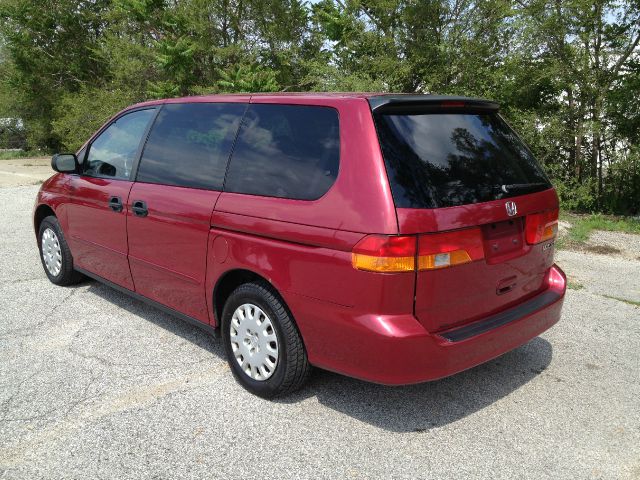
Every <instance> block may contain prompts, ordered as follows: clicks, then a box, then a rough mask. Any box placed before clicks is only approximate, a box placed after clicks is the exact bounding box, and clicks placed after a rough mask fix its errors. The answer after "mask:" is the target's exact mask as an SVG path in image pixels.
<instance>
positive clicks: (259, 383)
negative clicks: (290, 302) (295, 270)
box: [222, 283, 311, 398]
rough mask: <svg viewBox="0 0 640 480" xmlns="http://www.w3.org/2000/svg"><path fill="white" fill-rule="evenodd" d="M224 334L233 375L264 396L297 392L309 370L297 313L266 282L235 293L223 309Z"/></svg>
mask: <svg viewBox="0 0 640 480" xmlns="http://www.w3.org/2000/svg"><path fill="white" fill-rule="evenodd" d="M222 338H223V341H224V346H225V350H226V353H227V360H228V361H229V366H230V367H231V371H232V372H233V374H234V376H235V377H236V379H237V380H238V382H239V383H240V384H241V385H242V386H243V387H244V388H246V389H247V390H249V391H250V392H251V393H254V394H256V395H259V396H261V397H264V398H272V397H276V396H279V395H285V394H287V393H290V392H293V391H294V390H297V389H298V388H300V387H301V386H302V385H303V384H304V383H305V381H306V380H307V378H308V376H309V373H310V372H311V366H310V365H309V362H308V360H307V354H306V352H305V349H304V344H303V342H302V338H301V337H300V333H299V332H298V329H297V327H296V325H295V323H294V321H293V318H292V316H291V314H290V313H289V311H288V309H287V308H286V307H285V305H284V303H283V301H282V300H281V299H280V297H279V295H278V294H277V293H276V292H275V291H274V290H273V288H272V287H271V286H270V285H268V284H265V283H246V284H244V285H241V286H239V287H238V288H236V289H235V290H234V291H233V292H232V293H231V295H230V296H229V298H228V299H227V302H226V303H225V306H224V310H223V313H222Z"/></svg>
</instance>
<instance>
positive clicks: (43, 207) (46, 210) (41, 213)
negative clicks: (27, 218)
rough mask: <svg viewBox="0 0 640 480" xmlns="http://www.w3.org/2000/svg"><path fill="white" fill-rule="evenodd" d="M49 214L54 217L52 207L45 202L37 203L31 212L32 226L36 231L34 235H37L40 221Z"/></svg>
mask: <svg viewBox="0 0 640 480" xmlns="http://www.w3.org/2000/svg"><path fill="white" fill-rule="evenodd" d="M49 216H54V217H56V212H55V211H54V210H53V208H51V207H50V206H49V205H47V204H46V203H41V204H40V205H38V207H37V208H36V210H35V212H34V213H33V228H34V230H35V232H36V235H38V230H40V224H41V223H42V221H43V220H44V219H45V218H47V217H49Z"/></svg>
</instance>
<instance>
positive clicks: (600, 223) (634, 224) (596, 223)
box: [563, 214, 640, 244]
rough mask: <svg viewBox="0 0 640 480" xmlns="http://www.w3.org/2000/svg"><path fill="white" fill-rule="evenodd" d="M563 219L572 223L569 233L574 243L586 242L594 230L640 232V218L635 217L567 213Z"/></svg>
mask: <svg viewBox="0 0 640 480" xmlns="http://www.w3.org/2000/svg"><path fill="white" fill-rule="evenodd" d="M563 219H564V220H568V221H569V222H570V223H571V227H570V228H569V231H568V234H569V240H570V241H571V242H572V243H578V244H580V243H584V242H586V241H587V240H588V239H589V235H590V234H591V232H592V231H594V230H606V231H610V232H625V233H635V234H640V220H635V219H633V218H622V217H620V218H618V217H611V216H606V215H601V214H595V215H587V216H580V215H565V216H563Z"/></svg>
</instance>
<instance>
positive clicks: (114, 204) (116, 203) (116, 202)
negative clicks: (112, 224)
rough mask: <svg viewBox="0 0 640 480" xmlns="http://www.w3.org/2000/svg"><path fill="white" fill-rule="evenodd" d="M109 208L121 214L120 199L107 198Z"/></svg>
mask: <svg viewBox="0 0 640 480" xmlns="http://www.w3.org/2000/svg"><path fill="white" fill-rule="evenodd" d="M109 208H110V209H111V210H113V211H114V212H121V211H122V199H121V198H120V197H109Z"/></svg>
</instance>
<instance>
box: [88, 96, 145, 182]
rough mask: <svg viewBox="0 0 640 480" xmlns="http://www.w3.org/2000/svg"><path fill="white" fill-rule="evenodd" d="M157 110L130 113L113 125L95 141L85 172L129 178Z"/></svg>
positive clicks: (90, 174) (100, 175)
mask: <svg viewBox="0 0 640 480" xmlns="http://www.w3.org/2000/svg"><path fill="white" fill-rule="evenodd" d="M154 114H155V109H153V108H150V109H146V110H137V111H135V112H131V113H127V114H126V115H123V116H122V117H120V118H118V119H117V120H116V121H115V122H113V123H112V124H111V125H109V126H108V127H107V128H106V130H104V131H103V132H102V133H101V134H100V135H99V136H98V137H97V138H96V139H95V140H94V141H93V143H92V144H91V147H90V149H89V154H88V155H87V159H86V161H85V162H84V165H83V172H82V173H83V175H88V176H90V177H106V178H114V179H120V180H128V179H129V175H130V174H131V168H132V167H133V161H134V159H135V156H136V153H137V152H138V147H139V146H140V141H141V140H142V135H144V132H145V131H146V129H147V125H148V124H149V122H150V121H151V119H152V118H153V116H154Z"/></svg>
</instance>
